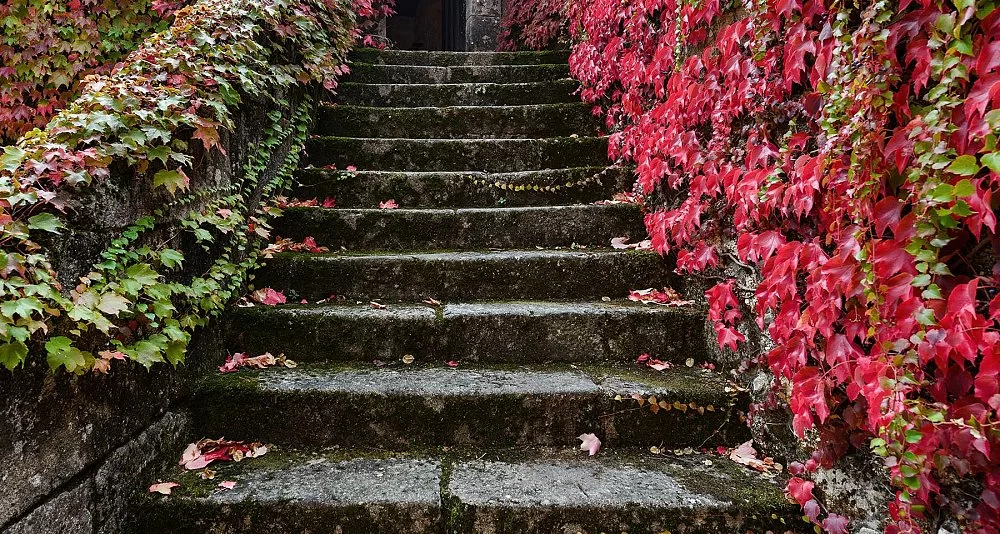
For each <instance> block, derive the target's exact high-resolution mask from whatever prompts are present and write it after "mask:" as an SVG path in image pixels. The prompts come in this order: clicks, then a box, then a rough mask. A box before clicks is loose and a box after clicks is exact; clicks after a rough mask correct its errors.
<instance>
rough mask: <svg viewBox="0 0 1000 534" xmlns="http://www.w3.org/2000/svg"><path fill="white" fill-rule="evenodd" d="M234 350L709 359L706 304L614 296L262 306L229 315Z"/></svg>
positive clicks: (326, 355) (357, 357)
mask: <svg viewBox="0 0 1000 534" xmlns="http://www.w3.org/2000/svg"><path fill="white" fill-rule="evenodd" d="M228 318H229V321H228V323H229V324H228V330H229V332H228V335H227V342H228V343H227V347H228V348H229V349H230V350H231V351H233V352H237V351H239V352H248V353H253V354H261V353H263V352H271V353H273V354H279V353H284V354H286V355H287V356H288V357H290V358H292V359H294V360H296V361H361V362H371V361H372V360H376V359H378V360H382V361H397V360H399V359H400V358H402V357H403V356H404V355H407V354H411V355H414V356H415V357H416V358H418V359H419V360H421V361H447V360H463V361H467V362H486V363H509V364H522V363H541V362H602V361H604V362H632V361H635V359H636V358H637V357H638V356H639V355H640V354H642V353H644V352H649V353H651V354H653V355H654V356H655V357H658V358H660V359H662V360H670V361H673V362H677V363H683V362H684V361H685V360H686V359H688V358H692V359H694V360H695V361H696V362H698V363H701V362H702V361H706V360H710V359H711V356H710V355H709V354H708V351H707V340H706V337H705V336H706V326H705V315H704V311H703V310H696V309H686V308H664V307H655V306H643V305H640V304H635V305H625V304H613V303H591V304H588V303H584V302H579V303H555V302H504V303H479V304H444V305H443V306H442V307H440V308H432V307H430V306H425V305H403V304H394V305H390V306H389V307H388V309H381V310H376V309H372V308H371V307H370V306H368V305H367V303H365V304H362V305H328V306H314V305H310V306H278V307H269V306H257V307H253V308H241V309H234V310H233V311H232V312H231V313H229V314H228Z"/></svg>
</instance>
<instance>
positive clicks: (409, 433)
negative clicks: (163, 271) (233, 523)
mask: <svg viewBox="0 0 1000 534" xmlns="http://www.w3.org/2000/svg"><path fill="white" fill-rule="evenodd" d="M420 361H424V360H423V359H421V360H420ZM438 365H440V366H439V367H438V366H429V367H420V366H414V367H409V366H407V367H404V368H403V369H391V368H378V367H374V366H372V367H367V368H357V367H353V368H331V367H321V366H320V367H317V366H308V367H302V368H297V369H291V370H289V369H284V370H274V371H262V372H259V373H254V374H243V375H231V376H223V377H216V378H213V379H211V380H209V381H208V382H207V383H206V384H205V386H204V387H203V388H202V390H201V393H200V394H199V397H198V402H197V406H198V407H197V408H195V410H194V414H195V420H196V425H197V427H198V428H199V429H200V430H201V433H202V434H205V435H216V434H219V435H225V436H228V437H230V438H236V439H255V440H263V441H266V442H269V443H277V444H279V445H284V446H291V447H302V446H332V445H338V446H347V447H358V446H365V445H370V444H378V446H379V447H382V448H389V449H393V450H406V449H408V448H411V447H415V446H433V445H461V446H486V447H497V446H538V445H571V444H573V443H575V442H576V437H577V436H579V435H580V434H581V433H585V432H593V431H600V433H601V435H602V436H603V439H604V441H605V443H606V444H607V445H609V446H643V445H646V444H648V443H658V444H660V445H661V446H667V447H687V446H701V445H703V444H712V443H718V442H719V439H720V438H721V437H723V436H724V435H725V434H718V435H715V434H713V433H714V432H715V430H716V429H717V428H719V427H721V426H723V425H724V424H725V423H726V422H727V421H728V420H729V419H730V418H731V412H730V409H731V406H732V405H733V404H734V403H735V402H736V397H735V395H734V394H733V393H729V392H727V391H726V390H725V382H724V381H723V380H720V379H719V377H718V376H713V375H711V374H710V373H707V372H699V371H691V370H687V369H675V370H670V371H668V372H665V373H662V376H656V377H655V378H654V379H652V380H650V379H646V380H643V378H642V377H641V376H639V375H638V374H633V375H631V376H628V375H626V376H622V373H624V371H617V370H615V369H613V368H594V369H585V370H577V369H573V368H569V367H567V366H554V367H547V368H537V367H527V368H517V369H496V368H470V367H467V366H468V364H460V368H458V369H451V368H448V367H446V366H444V365H443V364H440V363H438ZM633 393H638V394H641V395H642V396H643V398H647V397H649V396H655V397H656V398H657V399H658V400H659V401H664V402H665V403H674V402H677V403H679V404H678V406H679V405H681V404H683V405H684V408H685V409H684V411H682V410H680V409H672V410H669V411H664V413H660V414H653V413H652V412H651V411H650V410H648V409H643V410H633V409H627V408H632V407H636V406H637V405H636V404H635V401H633V400H632V399H630V398H627V397H629V396H630V395H632V394H633ZM616 395H621V396H623V397H626V400H624V401H619V400H615V396H616ZM623 402H624V403H626V404H623ZM692 402H694V403H695V404H696V405H697V406H702V407H705V406H709V405H711V406H712V409H711V411H707V410H703V411H702V413H699V412H698V411H697V410H696V409H694V408H689V407H688V405H689V404H690V403H692ZM681 425H683V426H684V428H685V431H684V432H674V431H672V429H675V428H678V427H679V426H681ZM733 427H734V429H735V430H737V431H739V430H742V431H743V433H745V431H746V429H745V427H742V426H741V425H739V424H738V423H734V425H733Z"/></svg>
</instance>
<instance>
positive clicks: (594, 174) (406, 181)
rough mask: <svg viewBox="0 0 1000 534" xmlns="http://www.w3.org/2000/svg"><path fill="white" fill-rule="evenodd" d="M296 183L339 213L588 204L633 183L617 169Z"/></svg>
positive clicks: (315, 173)
mask: <svg viewBox="0 0 1000 534" xmlns="http://www.w3.org/2000/svg"><path fill="white" fill-rule="evenodd" d="M297 178H298V187H297V189H296V193H297V194H298V196H299V197H300V198H319V199H321V200H322V199H325V198H334V199H335V200H336V202H337V206H338V207H340V208H375V207H378V205H379V202H382V201H384V200H386V199H390V198H391V199H394V200H395V201H396V202H397V203H398V204H399V205H400V206H406V207H409V208H428V207H437V206H454V207H457V208H473V207H495V208H496V207H504V206H515V207H516V206H545V205H552V204H553V203H554V202H555V203H558V204H561V205H565V204H579V203H587V204H589V203H593V202H597V201H600V200H607V199H610V198H612V197H613V196H614V195H615V193H619V192H622V191H627V190H630V189H631V187H632V181H633V180H634V176H633V174H632V170H631V169H625V168H622V167H582V168H574V169H541V170H534V171H521V172H508V173H486V172H455V171H452V172H447V171H445V172H386V171H354V172H345V171H336V170H331V169H303V170H302V171H300V172H299V173H298V176H297ZM532 186H537V189H536V188H535V187H532ZM552 187H558V188H559V189H558V190H555V191H553V190H551V189H550V188H552Z"/></svg>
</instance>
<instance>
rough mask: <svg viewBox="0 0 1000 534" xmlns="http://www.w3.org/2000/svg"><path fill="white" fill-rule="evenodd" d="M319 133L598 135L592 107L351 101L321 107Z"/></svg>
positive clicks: (510, 136) (450, 136) (412, 136)
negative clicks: (363, 104)
mask: <svg viewBox="0 0 1000 534" xmlns="http://www.w3.org/2000/svg"><path fill="white" fill-rule="evenodd" d="M317 132H318V133H319V134H320V135H332V136H341V137H404V138H410V139H431V138H434V139H471V138H477V139H479V138H493V139H513V138H539V137H567V136H570V135H573V134H589V135H597V134H598V121H597V120H596V119H595V118H594V116H593V115H592V114H591V112H590V106H588V105H586V104H584V103H582V102H580V103H572V104H540V105H523V106H463V107H415V108H407V107H400V108H387V107H361V106H350V105H338V106H325V107H323V108H321V109H320V110H319V117H318V130H317Z"/></svg>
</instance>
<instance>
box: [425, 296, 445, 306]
mask: <svg viewBox="0 0 1000 534" xmlns="http://www.w3.org/2000/svg"><path fill="white" fill-rule="evenodd" d="M424 304H427V305H428V306H434V307H435V308H437V307H438V306H441V303H440V302H438V301H437V300H436V299H434V298H431V297H427V298H425V299H424Z"/></svg>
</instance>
